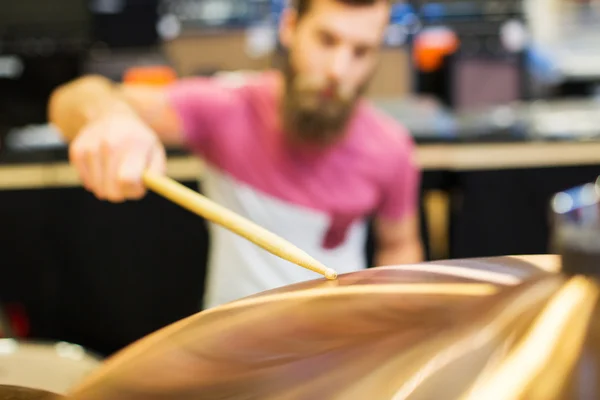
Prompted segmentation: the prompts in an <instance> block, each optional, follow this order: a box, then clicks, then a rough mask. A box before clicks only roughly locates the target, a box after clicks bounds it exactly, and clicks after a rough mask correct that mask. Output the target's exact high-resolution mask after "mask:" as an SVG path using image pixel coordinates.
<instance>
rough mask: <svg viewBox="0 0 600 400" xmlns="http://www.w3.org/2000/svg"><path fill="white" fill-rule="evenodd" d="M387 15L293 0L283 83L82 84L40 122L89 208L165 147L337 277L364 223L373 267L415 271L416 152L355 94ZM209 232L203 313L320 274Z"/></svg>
mask: <svg viewBox="0 0 600 400" xmlns="http://www.w3.org/2000/svg"><path fill="white" fill-rule="evenodd" d="M389 12H390V4H389V2H388V1H387V0H362V1H361V0H319V1H311V0H300V1H297V2H296V4H295V7H293V8H290V9H288V10H286V12H285V13H284V16H283V20H282V23H281V28H280V39H281V43H282V44H283V46H284V47H285V48H286V49H287V50H288V51H287V53H288V54H287V62H286V65H285V68H283V71H282V73H280V72H276V71H267V72H264V73H260V74H258V76H257V77H253V78H250V79H249V81H248V82H247V83H245V84H243V85H241V86H237V87H228V86H227V85H225V84H222V83H220V82H219V81H218V80H216V79H214V78H212V79H211V78H188V79H182V80H181V81H179V82H177V83H176V84H174V85H172V86H171V87H169V88H166V89H157V88H141V87H127V86H116V85H114V84H112V82H109V81H107V80H106V79H104V78H101V77H96V76H91V77H84V78H81V79H79V80H76V81H74V82H71V83H69V84H67V85H65V86H64V87H61V88H59V89H58V90H57V91H56V92H55V93H54V94H53V96H52V98H51V101H50V105H49V114H50V118H51V120H52V122H53V123H54V124H55V125H56V126H57V127H58V128H59V129H60V131H61V132H62V133H63V135H64V137H65V138H66V139H67V140H68V141H71V145H70V157H71V160H72V163H73V164H74V165H75V167H76V168H77V170H78V171H79V174H80V175H81V178H82V181H83V184H84V186H85V187H86V188H87V189H88V190H89V191H91V192H93V193H94V194H95V195H96V196H97V197H98V198H99V199H102V200H108V201H111V202H122V201H125V200H129V199H140V198H141V197H143V196H144V194H145V190H144V187H143V185H142V182H141V175H142V172H143V171H144V170H146V169H149V170H154V171H158V172H161V173H163V172H164V171H165V150H164V147H163V145H165V144H167V145H181V146H186V147H187V148H189V149H191V150H193V151H194V152H195V153H196V154H198V155H200V156H201V157H202V158H203V159H204V160H205V161H206V163H207V171H206V175H205V177H204V178H205V179H204V181H203V188H204V190H205V193H206V194H207V195H208V196H209V197H211V198H212V199H213V200H215V201H217V202H218V203H220V204H222V205H224V206H226V207H228V208H230V209H232V210H233V211H235V212H238V213H240V214H242V215H244V216H246V217H248V218H249V219H251V220H253V221H255V222H256V223H258V224H260V225H262V226H264V227H265V228H267V229H269V230H271V231H273V232H274V233H276V234H278V235H280V236H282V237H284V238H286V239H288V240H289V241H291V242H292V243H294V244H295V245H297V246H298V247H300V248H302V249H303V250H305V251H306V252H308V253H309V254H311V255H312V256H313V257H315V258H317V259H318V260H320V261H322V262H323V263H324V264H325V265H327V266H329V267H331V268H334V269H336V270H337V271H338V272H339V273H345V272H351V271H356V270H359V269H362V268H365V267H366V266H367V265H366V260H365V256H364V254H363V253H364V250H363V249H364V243H365V239H366V234H367V225H366V218H367V217H369V216H371V215H375V217H376V223H375V230H376V235H377V248H378V250H377V253H376V260H375V263H376V264H377V265H390V264H402V263H414V262H419V261H421V260H422V247H421V243H420V239H419V229H418V207H417V203H418V202H417V199H418V186H419V171H418V169H417V167H416V165H415V163H414V159H413V156H414V154H413V142H412V140H411V138H410V136H409V135H408V134H407V132H405V131H404V130H403V129H402V127H400V126H398V125H397V124H396V123H395V122H394V121H392V120H391V119H390V118H388V117H386V116H384V115H382V114H381V113H379V112H377V111H375V110H374V109H373V108H372V107H371V106H370V105H369V104H367V103H366V102H365V101H364V100H363V99H362V98H361V96H362V94H363V93H364V91H365V88H366V87H367V84H368V82H369V78H370V77H371V75H372V74H373V73H374V69H375V67H376V65H377V60H378V52H379V49H380V46H381V43H382V38H383V35H384V31H385V29H386V26H387V22H388V19H389ZM198 56H199V57H203V56H207V55H198ZM211 234H212V240H211V246H212V247H211V252H210V263H209V270H208V276H207V290H206V296H205V299H204V300H205V307H208V308H210V307H214V306H216V305H219V304H222V303H225V302H229V301H232V300H236V299H238V298H241V297H245V296H248V295H252V294H255V293H258V292H261V291H264V290H268V289H271V288H276V287H281V286H284V285H288V284H291V283H295V282H299V281H304V280H310V279H314V278H317V277H318V276H316V275H315V274H314V273H313V272H311V271H308V270H305V269H303V268H301V267H298V266H294V265H291V264H290V263H289V262H286V261H283V260H281V259H279V258H277V257H275V256H273V255H271V254H269V253H267V252H265V251H263V250H262V249H260V248H258V247H256V246H255V245H253V244H251V243H250V242H248V241H246V240H245V239H242V238H240V237H237V236H236V235H234V234H232V233H230V232H228V231H226V230H224V229H222V228H220V227H215V226H211Z"/></svg>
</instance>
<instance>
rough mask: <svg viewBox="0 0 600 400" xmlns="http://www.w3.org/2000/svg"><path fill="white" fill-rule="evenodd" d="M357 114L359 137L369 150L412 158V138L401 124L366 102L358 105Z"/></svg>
mask: <svg viewBox="0 0 600 400" xmlns="http://www.w3.org/2000/svg"><path fill="white" fill-rule="evenodd" d="M359 113H360V114H359V127H360V129H359V137H360V140H361V141H362V142H364V143H365V144H367V145H368V146H369V148H371V149H373V150H376V151H377V152H378V153H380V152H383V153H386V154H389V155H391V156H393V157H406V156H412V154H413V152H414V148H415V142H414V138H413V137H412V135H411V133H410V131H409V130H408V129H407V128H406V127H405V126H404V125H403V124H402V123H400V122H399V121H397V120H396V119H394V118H393V117H391V116H390V115H388V114H386V113H385V112H383V111H381V110H379V109H378V108H377V107H376V106H374V105H373V104H371V103H370V102H368V101H364V102H363V103H362V104H361V105H360V109H359Z"/></svg>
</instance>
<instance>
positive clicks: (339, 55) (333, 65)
mask: <svg viewBox="0 0 600 400" xmlns="http://www.w3.org/2000/svg"><path fill="white" fill-rule="evenodd" d="M351 61H352V52H351V50H350V49H349V48H346V47H344V46H338V47H337V48H336V49H334V50H333V51H332V53H331V57H330V59H329V68H328V71H327V75H328V78H329V79H331V80H333V81H336V82H339V81H341V80H343V79H344V77H345V76H346V75H347V74H348V72H349V71H350V63H351Z"/></svg>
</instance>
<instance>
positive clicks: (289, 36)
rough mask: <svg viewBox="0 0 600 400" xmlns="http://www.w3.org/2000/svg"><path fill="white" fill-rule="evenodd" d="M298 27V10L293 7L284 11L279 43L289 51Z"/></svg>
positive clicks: (280, 25)
mask: <svg viewBox="0 0 600 400" xmlns="http://www.w3.org/2000/svg"><path fill="white" fill-rule="evenodd" d="M297 25H298V13H297V12H296V10H294V9H293V8H291V7H288V8H286V9H285V10H283V13H282V14H281V22H280V24H279V42H280V43H281V45H282V46H283V47H285V48H286V49H289V48H290V47H291V45H292V43H293V42H294V37H295V33H296V28H297Z"/></svg>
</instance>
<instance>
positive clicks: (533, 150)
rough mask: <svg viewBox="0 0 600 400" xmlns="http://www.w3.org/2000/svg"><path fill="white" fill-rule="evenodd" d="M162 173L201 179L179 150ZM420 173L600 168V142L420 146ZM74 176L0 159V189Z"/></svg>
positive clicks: (47, 158)
mask: <svg viewBox="0 0 600 400" xmlns="http://www.w3.org/2000/svg"><path fill="white" fill-rule="evenodd" d="M168 154H169V159H168V164H167V173H168V175H169V176H171V177H172V178H173V179H176V180H180V181H192V180H195V179H201V178H202V172H203V162H202V160H201V159H199V158H198V157H196V156H194V155H191V154H189V153H186V152H184V151H180V150H170V151H169V152H168ZM417 159H418V162H419V165H420V166H421V168H422V169H423V171H455V172H457V171H478V170H494V169H523V168H551V167H559V166H560V167H564V166H581V165H595V164H598V165H600V141H589V142H587V141H578V142H515V143H473V144H463V143H447V144H419V145H418V146H417ZM79 185H80V181H79V178H78V175H77V173H76V171H75V170H74V168H73V167H72V166H70V165H69V163H68V162H67V155H66V150H48V151H40V152H14V153H9V152H5V153H4V154H3V156H2V157H0V189H2V190H11V189H14V190H17V189H34V188H58V187H76V186H79Z"/></svg>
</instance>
